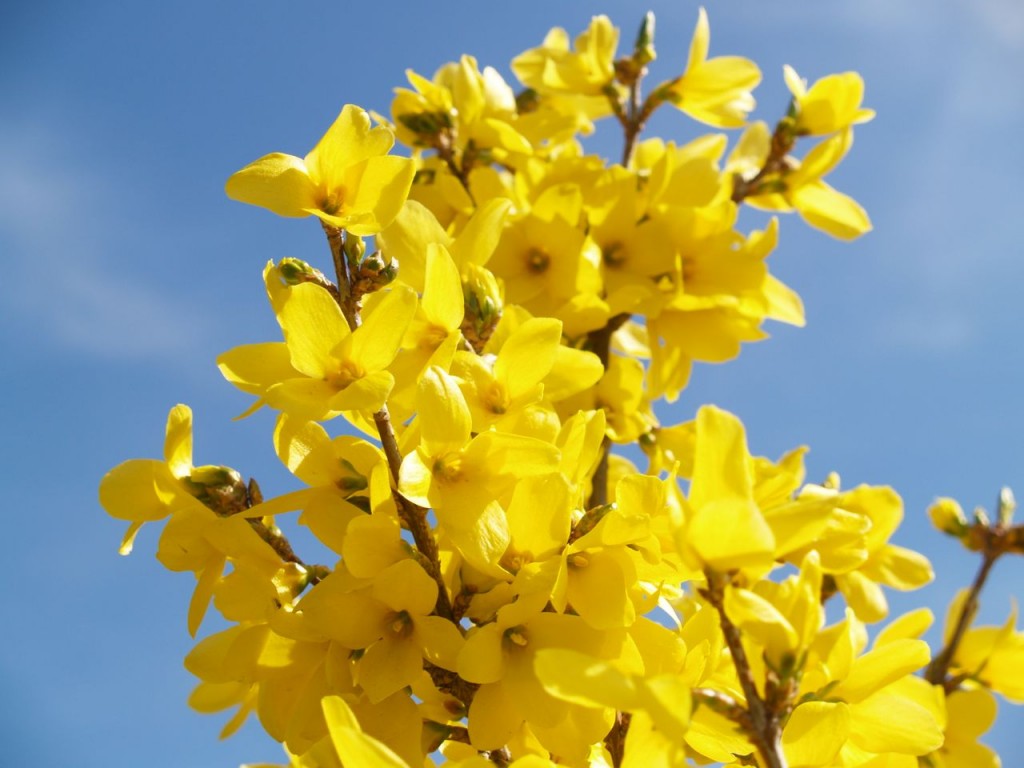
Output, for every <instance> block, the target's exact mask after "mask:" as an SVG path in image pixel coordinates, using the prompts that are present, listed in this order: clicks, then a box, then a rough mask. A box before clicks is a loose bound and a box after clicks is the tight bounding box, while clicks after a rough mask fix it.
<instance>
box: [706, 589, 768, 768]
mask: <svg viewBox="0 0 1024 768" xmlns="http://www.w3.org/2000/svg"><path fill="white" fill-rule="evenodd" d="M705 575H706V577H707V580H708V587H707V589H706V590H703V593H702V594H703V595H704V597H705V598H706V599H707V601H708V602H709V603H711V605H712V606H713V607H714V609H715V610H716V611H718V623H719V626H720V627H721V629H722V634H723V635H724V636H725V644H726V646H727V647H728V648H729V653H730V654H731V655H732V663H733V666H734V667H735V668H736V676H737V677H738V678H739V681H740V687H741V688H742V689H743V695H744V697H745V698H746V700H747V706H746V713H747V715H748V716H749V722H748V723H746V724H745V725H746V728H745V730H746V731H747V734H748V735H749V736H750V739H751V741H753V743H754V746H755V747H756V748H757V751H758V752H760V753H761V758H762V759H763V760H764V763H765V768H786V758H785V756H784V755H783V754H782V723H781V722H780V719H779V716H778V713H777V712H775V711H773V710H772V708H770V707H769V706H768V705H767V704H766V703H765V700H764V699H762V698H761V694H760V693H758V690H757V684H756V683H755V682H754V673H753V671H752V670H751V667H750V660H749V659H748V658H747V652H746V651H745V650H744V648H743V639H742V637H741V636H740V631H739V629H738V628H737V627H736V625H735V624H733V623H732V621H731V620H730V619H729V617H728V615H727V614H726V612H725V583H724V581H723V578H724V577H723V576H721V575H720V574H717V573H715V572H714V571H711V570H707V571H705ZM740 725H744V723H740Z"/></svg>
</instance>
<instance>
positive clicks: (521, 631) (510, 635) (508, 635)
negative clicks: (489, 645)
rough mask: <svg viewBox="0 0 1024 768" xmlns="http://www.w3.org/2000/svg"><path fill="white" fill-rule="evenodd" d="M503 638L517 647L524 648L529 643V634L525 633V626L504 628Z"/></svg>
mask: <svg viewBox="0 0 1024 768" xmlns="http://www.w3.org/2000/svg"><path fill="white" fill-rule="evenodd" d="M505 639H506V640H507V641H508V642H510V643H512V645H515V646H518V647H519V648H525V647H526V646H527V645H529V643H530V639H529V636H528V635H527V634H526V627H522V626H519V627H509V628H508V629H506V630H505Z"/></svg>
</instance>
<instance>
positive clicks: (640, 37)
mask: <svg viewBox="0 0 1024 768" xmlns="http://www.w3.org/2000/svg"><path fill="white" fill-rule="evenodd" d="M655 58H657V56H656V54H655V53H654V12H653V11H648V12H647V13H645V14H644V20H643V21H642V22H641V23H640V29H639V30H638V31H637V34H636V42H635V43H634V44H633V61H635V62H636V63H637V64H639V65H640V66H641V67H643V66H646V65H647V64H650V63H651V62H652V61H654V59H655Z"/></svg>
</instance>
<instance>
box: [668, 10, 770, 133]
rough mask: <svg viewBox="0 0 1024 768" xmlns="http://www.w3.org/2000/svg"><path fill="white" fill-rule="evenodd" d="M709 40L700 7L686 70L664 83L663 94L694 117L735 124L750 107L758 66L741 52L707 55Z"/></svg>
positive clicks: (728, 125)
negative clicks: (711, 56) (735, 54)
mask: <svg viewBox="0 0 1024 768" xmlns="http://www.w3.org/2000/svg"><path fill="white" fill-rule="evenodd" d="M710 40H711V29H710V27H709V26H708V15H707V13H706V12H705V11H704V9H703V8H701V9H700V16H699V17H698V19H697V27H696V29H694V31H693V40H692V41H691V42H690V58H689V61H688V62H687V66H686V72H685V74H683V75H682V76H680V77H678V78H676V79H675V80H673V81H672V82H671V83H669V84H668V85H667V86H665V87H666V98H667V99H668V102H669V103H670V104H672V105H673V106H675V107H677V108H678V109H680V110H681V111H683V112H685V113H686V114H688V115H689V116H690V117H692V118H693V119H694V120H699V121H700V122H702V123H707V124H708V125H713V126H715V127H717V128H739V127H741V126H742V125H743V124H744V123H745V122H746V120H747V113H749V112H750V110H752V109H753V108H754V105H755V101H754V96H753V94H752V93H751V91H752V90H753V89H754V88H756V87H757V84H758V83H760V82H761V70H759V69H758V68H757V65H756V64H754V62H752V61H750V59H745V58H743V57H741V56H717V57H715V58H713V59H708V44H709V43H710Z"/></svg>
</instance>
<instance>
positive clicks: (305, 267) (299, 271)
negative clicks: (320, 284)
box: [277, 256, 317, 285]
mask: <svg viewBox="0 0 1024 768" xmlns="http://www.w3.org/2000/svg"><path fill="white" fill-rule="evenodd" d="M277 271H278V272H279V273H280V275H281V279H282V280H284V281H285V283H286V284H288V285H298V284H299V283H304V282H306V281H307V280H308V279H309V278H311V277H315V276H316V274H317V271H316V270H315V269H313V268H312V267H311V266H309V264H307V263H306V262H304V261H303V260H302V259H294V258H292V257H290V256H289V257H287V258H284V259H281V262H280V263H279V264H278V265H277Z"/></svg>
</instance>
